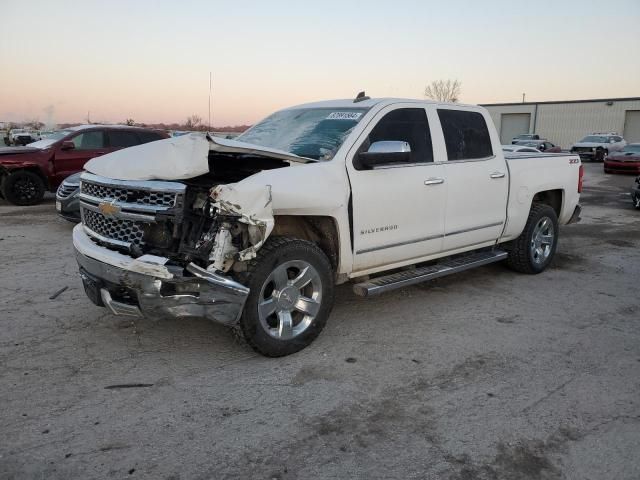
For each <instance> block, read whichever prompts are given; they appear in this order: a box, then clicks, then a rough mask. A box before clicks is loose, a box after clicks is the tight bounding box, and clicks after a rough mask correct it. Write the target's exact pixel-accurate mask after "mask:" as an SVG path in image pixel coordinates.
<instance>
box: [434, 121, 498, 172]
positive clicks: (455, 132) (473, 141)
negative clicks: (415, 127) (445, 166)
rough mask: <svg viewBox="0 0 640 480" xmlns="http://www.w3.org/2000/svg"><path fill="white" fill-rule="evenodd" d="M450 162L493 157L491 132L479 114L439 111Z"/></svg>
mask: <svg viewBox="0 0 640 480" xmlns="http://www.w3.org/2000/svg"><path fill="white" fill-rule="evenodd" d="M438 117H439V118H440V124H441V125H442V133H443V134H444V141H445V144H446V146H447V157H448V159H449V160H472V159H476V158H485V157H490V156H491V155H493V149H492V148H491V139H490V137H489V130H488V129H487V123H486V122H485V121H484V117H483V116H482V114H481V113H478V112H468V111H464V110H441V109H438Z"/></svg>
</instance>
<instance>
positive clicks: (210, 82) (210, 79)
mask: <svg viewBox="0 0 640 480" xmlns="http://www.w3.org/2000/svg"><path fill="white" fill-rule="evenodd" d="M212 78H213V77H212V75H211V72H209V131H211V84H212Z"/></svg>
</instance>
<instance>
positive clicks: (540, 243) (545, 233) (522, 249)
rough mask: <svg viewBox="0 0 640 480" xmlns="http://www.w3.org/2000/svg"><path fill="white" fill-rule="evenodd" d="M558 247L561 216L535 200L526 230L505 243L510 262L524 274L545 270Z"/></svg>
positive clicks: (509, 263)
mask: <svg viewBox="0 0 640 480" xmlns="http://www.w3.org/2000/svg"><path fill="white" fill-rule="evenodd" d="M557 246H558V217H557V215H556V212H555V210H554V209H553V208H551V207H550V206H549V205H545V204H542V203H534V204H533V206H532V207H531V211H530V212H529V218H528V219H527V223H526V225H525V227H524V230H523V232H522V233H521V234H520V236H519V237H518V238H516V239H515V240H513V242H511V243H510V244H509V245H507V246H506V249H507V252H508V253H509V256H508V257H507V264H508V265H509V266H510V267H511V268H513V269H514V270H516V271H518V272H522V273H531V274H536V273H540V272H542V271H544V270H545V269H546V268H547V267H548V266H549V264H550V263H551V260H552V259H553V255H554V254H555V252H556V247H557Z"/></svg>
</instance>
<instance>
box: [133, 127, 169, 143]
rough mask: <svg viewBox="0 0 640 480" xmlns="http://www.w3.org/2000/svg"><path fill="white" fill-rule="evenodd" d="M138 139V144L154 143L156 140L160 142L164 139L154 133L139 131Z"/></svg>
mask: <svg viewBox="0 0 640 480" xmlns="http://www.w3.org/2000/svg"><path fill="white" fill-rule="evenodd" d="M138 137H140V143H149V142H155V141H156V140H162V139H163V138H164V137H163V136H162V135H160V134H159V133H156V132H147V131H144V130H143V131H141V132H138Z"/></svg>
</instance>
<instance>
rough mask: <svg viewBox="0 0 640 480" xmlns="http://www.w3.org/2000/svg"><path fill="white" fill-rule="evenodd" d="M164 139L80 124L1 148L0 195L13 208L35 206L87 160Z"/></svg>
mask: <svg viewBox="0 0 640 480" xmlns="http://www.w3.org/2000/svg"><path fill="white" fill-rule="evenodd" d="M167 137H168V135H166V134H164V133H162V132H157V131H154V130H149V129H144V128H139V127H128V126H123V125H81V126H78V127H71V128H68V129H65V130H60V131H58V132H55V133H53V134H51V135H50V136H48V137H47V138H45V139H42V140H40V141H38V142H34V143H30V144H29V146H27V147H14V148H0V196H2V197H4V198H5V199H6V200H7V201H9V202H10V203H13V204H14V205H34V204H36V203H39V202H40V201H41V200H42V198H43V197H44V194H45V191H46V190H50V191H55V190H56V188H57V187H58V185H60V183H61V182H62V181H63V180H64V179H65V178H67V177H68V176H69V175H72V174H74V173H76V172H79V171H81V170H82V167H83V166H84V164H85V163H86V162H87V161H88V160H89V159H91V158H94V157H98V156H100V155H104V154H106V153H109V152H113V151H115V150H118V149H120V148H125V147H129V146H131V145H139V144H141V143H146V142H151V141H154V140H160V139H163V138H167Z"/></svg>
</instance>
